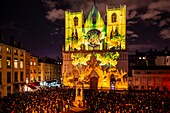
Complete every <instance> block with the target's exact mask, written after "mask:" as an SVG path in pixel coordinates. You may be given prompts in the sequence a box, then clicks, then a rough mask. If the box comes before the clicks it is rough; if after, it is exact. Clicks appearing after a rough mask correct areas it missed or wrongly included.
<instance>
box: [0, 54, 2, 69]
mask: <svg viewBox="0 0 170 113" xmlns="http://www.w3.org/2000/svg"><path fill="white" fill-rule="evenodd" d="M0 68H2V57H1V56H0Z"/></svg>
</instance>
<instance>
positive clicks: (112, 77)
mask: <svg viewBox="0 0 170 113" xmlns="http://www.w3.org/2000/svg"><path fill="white" fill-rule="evenodd" d="M115 85H116V80H115V76H114V74H112V75H111V77H110V89H111V90H115Z"/></svg>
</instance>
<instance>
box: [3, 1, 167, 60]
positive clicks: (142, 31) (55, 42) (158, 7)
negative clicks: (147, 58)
mask: <svg viewBox="0 0 170 113" xmlns="http://www.w3.org/2000/svg"><path fill="white" fill-rule="evenodd" d="M120 4H122V5H124V4H125V5H127V43H128V49H129V51H130V52H133V51H136V50H139V51H145V50H149V49H150V48H153V49H158V50H162V49H163V48H164V47H165V46H167V47H168V48H169V49H170V0H96V5H97V7H98V9H99V11H100V12H101V14H102V15H104V14H105V6H106V5H109V7H119V6H120ZM92 5H93V2H92V0H0V30H2V31H3V33H4V40H5V41H6V42H9V37H10V36H14V37H15V39H16V41H17V42H18V41H22V43H23V47H24V48H25V49H26V50H28V51H30V52H31V54H33V55H35V56H40V57H42V56H48V57H52V58H55V57H56V56H59V57H61V50H62V49H61V48H62V45H63V44H64V11H66V10H70V11H81V10H82V9H83V10H84V12H85V16H87V14H88V13H89V11H90V9H91V7H92Z"/></svg>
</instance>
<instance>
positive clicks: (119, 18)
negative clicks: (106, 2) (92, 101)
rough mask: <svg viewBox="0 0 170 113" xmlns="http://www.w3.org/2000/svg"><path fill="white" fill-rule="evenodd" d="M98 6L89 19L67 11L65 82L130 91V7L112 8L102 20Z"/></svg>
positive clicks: (94, 5)
mask: <svg viewBox="0 0 170 113" xmlns="http://www.w3.org/2000/svg"><path fill="white" fill-rule="evenodd" d="M103 16H104V15H101V14H100V12H99V10H98V9H97V6H96V4H95V3H94V4H93V6H92V8H91V10H90V12H89V14H88V16H87V17H85V16H84V12H83V10H82V11H80V12H70V11H66V12H65V45H64V48H63V50H62V57H63V66H62V81H63V84H64V85H65V86H70V87H73V86H75V85H76V83H77V82H78V81H82V82H83V83H84V87H85V88H93V89H97V88H106V89H110V88H113V89H127V87H128V85H127V79H126V78H127V73H128V51H127V47H126V6H125V5H123V6H120V7H119V8H108V7H107V6H106V14H105V18H102V17H103Z"/></svg>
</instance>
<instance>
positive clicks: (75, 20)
mask: <svg viewBox="0 0 170 113" xmlns="http://www.w3.org/2000/svg"><path fill="white" fill-rule="evenodd" d="M74 26H78V18H77V17H74Z"/></svg>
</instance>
